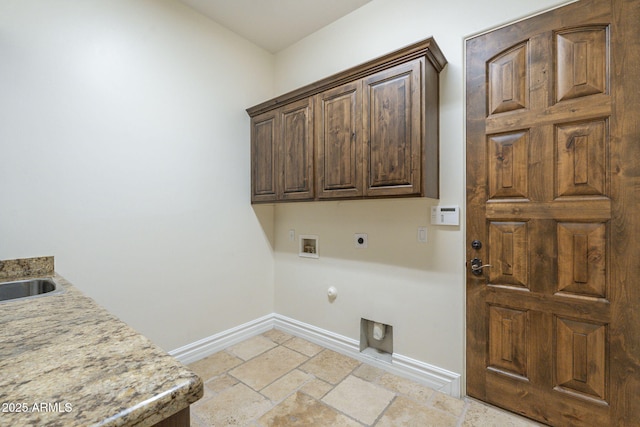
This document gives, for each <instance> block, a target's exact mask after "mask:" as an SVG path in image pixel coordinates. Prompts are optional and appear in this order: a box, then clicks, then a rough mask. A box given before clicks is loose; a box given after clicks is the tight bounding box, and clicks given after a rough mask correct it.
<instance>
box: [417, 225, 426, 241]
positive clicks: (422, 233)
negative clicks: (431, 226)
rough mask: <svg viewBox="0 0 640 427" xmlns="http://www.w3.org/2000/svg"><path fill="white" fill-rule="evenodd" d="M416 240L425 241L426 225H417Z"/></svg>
mask: <svg viewBox="0 0 640 427" xmlns="http://www.w3.org/2000/svg"><path fill="white" fill-rule="evenodd" d="M418 242H419V243H427V227H418Z"/></svg>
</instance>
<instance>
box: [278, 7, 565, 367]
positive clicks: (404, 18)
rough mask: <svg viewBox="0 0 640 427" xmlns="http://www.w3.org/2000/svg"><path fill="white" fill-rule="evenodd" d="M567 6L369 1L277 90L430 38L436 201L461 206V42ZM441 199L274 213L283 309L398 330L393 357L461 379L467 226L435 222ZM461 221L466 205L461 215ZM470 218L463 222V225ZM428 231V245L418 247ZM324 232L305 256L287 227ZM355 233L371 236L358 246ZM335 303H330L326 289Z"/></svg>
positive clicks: (318, 42)
mask: <svg viewBox="0 0 640 427" xmlns="http://www.w3.org/2000/svg"><path fill="white" fill-rule="evenodd" d="M561 3H566V1H561V0H539V1H536V2H532V1H530V0H478V1H469V0H450V1H446V2H433V1H426V0H373V1H372V2H371V3H369V4H367V5H365V6H363V7H362V8H360V9H358V10H356V11H355V12H353V13H351V14H350V15H348V16H346V17H344V18H343V19H341V20H339V21H337V22H335V23H333V24H332V25H330V26H328V27H326V28H324V29H322V30H320V31H318V32H316V33H314V34H312V35H311V36H309V37H307V38H306V39H304V40H302V41H301V42H299V43H297V44H296V45H294V46H292V47H290V48H288V49H286V50H284V51H282V52H280V53H279V54H278V55H277V56H276V91H277V92H278V93H282V92H286V91H289V90H292V89H295V88H297V87H299V86H302V85H304V84H307V83H310V82H312V81H315V80H317V79H320V78H323V77H326V76H328V75H331V74H333V73H336V72H338V71H341V70H344V69H346V68H349V67H351V66H354V65H357V64H359V63H362V62H365V61H367V60H369V59H372V58H374V57H377V56H380V55H383V54H385V53H387V52H391V51H393V50H396V49H398V48H400V47H403V46H406V45H408V44H411V43H413V42H416V41H419V40H422V39H424V38H427V37H429V36H433V37H434V38H435V40H436V42H437V43H438V45H439V46H440V48H441V49H442V51H443V52H444V54H445V56H446V57H447V59H448V61H449V64H448V65H447V67H446V68H445V70H444V71H443V72H442V73H441V75H440V114H441V117H440V150H441V151H440V168H441V172H440V189H441V198H440V201H439V203H440V204H441V205H450V204H453V205H460V206H461V207H464V203H465V193H464V179H465V176H464V169H465V160H464V130H463V127H464V110H463V108H464V81H463V78H464V76H463V72H464V64H463V46H464V38H465V37H466V36H468V35H471V34H473V33H476V32H479V31H482V30H485V29H489V28H491V27H495V26H497V25H501V24H504V23H507V22H510V21H513V20H515V19H518V18H521V17H524V16H527V15H530V14H532V13H534V12H538V11H540V10H542V9H546V8H549V7H552V6H554V5H558V4H561ZM436 204H438V201H436V200H429V199H418V200H381V201H366V202H362V201H360V202H321V203H312V204H287V205H281V206H278V207H277V208H276V217H275V220H276V225H275V242H276V246H275V248H276V274H275V290H276V293H275V295H276V300H275V307H276V312H278V313H280V314H283V315H286V316H290V317H293V318H295V319H298V320H300V321H303V322H307V323H311V324H313V325H316V326H318V327H321V328H324V329H328V330H331V331H333V332H336V333H339V334H342V335H346V336H348V337H351V338H354V339H359V327H360V318H361V317H364V318H368V319H371V320H376V321H380V322H385V323H388V324H391V325H393V327H394V330H393V334H394V351H395V352H397V353H400V354H402V355H405V356H409V357H413V358H415V359H418V360H421V361H423V362H427V363H430V364H432V365H436V366H438V367H441V368H445V369H449V370H452V371H454V372H458V373H463V372H464V352H465V346H464V322H465V300H464V298H465V297H464V286H465V285H464V277H465V267H464V263H465V259H464V257H465V248H464V245H465V235H464V227H463V226H460V227H444V226H440V227H435V226H430V225H428V224H429V209H430V206H432V205H436ZM463 215H464V210H463ZM462 221H464V218H462ZM425 225H427V226H428V243H427V244H418V243H417V242H416V233H417V227H419V226H425ZM290 229H295V230H296V233H300V234H318V235H319V236H320V259H318V260H312V259H305V258H299V257H298V256H297V255H296V245H295V243H291V242H289V240H288V231H289V230H290ZM354 233H368V235H369V248H368V249H366V250H357V249H355V248H354V245H353V234H354ZM331 285H333V286H336V287H337V289H338V298H337V299H336V301H335V302H334V303H330V302H329V301H328V300H327V298H326V291H327V288H328V287H329V286H331Z"/></svg>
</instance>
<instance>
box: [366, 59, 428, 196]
mask: <svg viewBox="0 0 640 427" xmlns="http://www.w3.org/2000/svg"><path fill="white" fill-rule="evenodd" d="M421 73H422V61H421V60H414V61H411V62H408V63H406V64H402V65H398V66H396V67H393V68H390V69H389V70H385V71H382V72H379V73H377V74H374V75H372V76H370V77H367V78H365V79H364V89H363V123H364V139H365V154H364V165H365V179H366V182H365V195H366V196H394V195H399V196H400V195H415V194H420V193H421V191H422V190H421V169H422V167H421V161H422V152H421V138H422V123H423V120H422V108H421V107H422V91H421V79H422V75H421Z"/></svg>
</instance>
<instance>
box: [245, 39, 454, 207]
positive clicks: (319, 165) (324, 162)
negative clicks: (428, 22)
mask: <svg viewBox="0 0 640 427" xmlns="http://www.w3.org/2000/svg"><path fill="white" fill-rule="evenodd" d="M445 65H446V59H445V58H444V56H443V55H442V52H441V51H440V49H439V48H438V46H437V45H436V43H435V41H434V40H433V39H432V38H430V39H427V40H424V41H422V42H419V43H416V44H414V45H411V46H408V47H406V48H403V49H401V50H398V51H396V52H393V53H390V54H388V55H385V56H383V57H381V58H378V59H375V60H373V61H370V62H367V63H365V64H362V65H360V66H357V67H354V68H352V69H350V70H347V71H344V72H342V73H339V74H336V75H334V76H331V77H328V78H326V79H324V80H321V81H319V82H316V83H313V84H311V85H308V86H305V87H303V88H300V89H297V90H295V91H293V92H290V93H288V94H286V95H283V96H281V97H278V98H274V99H272V100H270V101H267V102H264V103H262V104H259V105H256V106H254V107H251V108H249V109H248V110H247V112H248V113H249V115H250V117H251V127H252V130H251V173H252V195H251V201H252V203H260V202H274V201H287V200H291V201H292V200H327V199H339V198H363V197H365V198H373V197H397V196H425V197H432V198H437V197H438V188H439V185H438V175H439V172H438V74H439V72H440V71H441V70H442V68H443V67H444V66H445Z"/></svg>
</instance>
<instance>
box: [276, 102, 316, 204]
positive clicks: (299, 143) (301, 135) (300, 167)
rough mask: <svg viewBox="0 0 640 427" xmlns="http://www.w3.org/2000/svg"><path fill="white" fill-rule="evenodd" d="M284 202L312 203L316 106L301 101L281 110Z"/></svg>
mask: <svg viewBox="0 0 640 427" xmlns="http://www.w3.org/2000/svg"><path fill="white" fill-rule="evenodd" d="M279 114H280V142H279V144H278V145H279V147H278V148H279V150H280V152H279V155H278V157H279V159H280V160H279V166H278V167H279V168H280V172H281V175H280V191H279V195H278V196H279V198H280V199H282V200H302V199H313V195H314V181H313V175H314V174H313V122H312V120H313V103H312V100H311V98H306V99H302V100H300V101H298V102H293V103H291V104H288V105H286V106H284V107H282V108H281V109H279Z"/></svg>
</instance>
